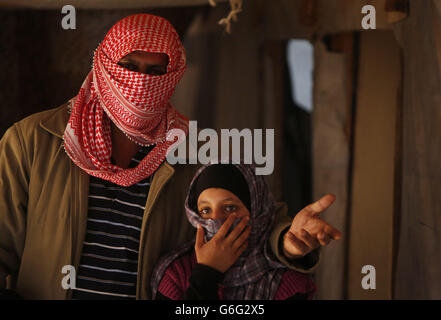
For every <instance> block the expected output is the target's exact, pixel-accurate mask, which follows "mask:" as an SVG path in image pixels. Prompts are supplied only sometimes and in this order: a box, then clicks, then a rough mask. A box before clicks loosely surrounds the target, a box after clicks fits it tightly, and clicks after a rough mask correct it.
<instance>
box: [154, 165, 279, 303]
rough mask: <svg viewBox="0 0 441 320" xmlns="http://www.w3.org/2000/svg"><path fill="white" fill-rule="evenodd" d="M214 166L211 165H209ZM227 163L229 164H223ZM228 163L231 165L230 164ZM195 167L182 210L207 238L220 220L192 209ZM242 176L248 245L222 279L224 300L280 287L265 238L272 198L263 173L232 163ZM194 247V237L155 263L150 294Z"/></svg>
mask: <svg viewBox="0 0 441 320" xmlns="http://www.w3.org/2000/svg"><path fill="white" fill-rule="evenodd" d="M211 165H213V164H211ZM225 165H228V164H225ZM230 165H231V164H230ZM209 166H210V165H206V166H203V167H202V168H200V169H199V170H198V172H197V173H196V175H195V176H194V177H193V180H192V182H191V184H190V188H189V192H188V194H187V198H186V200H185V210H186V214H187V217H188V220H189V221H190V223H191V224H192V225H193V226H194V227H195V228H196V227H197V225H198V224H200V225H201V226H202V227H203V228H204V229H205V234H206V239H207V240H208V239H210V238H211V237H212V236H213V235H214V234H215V233H216V232H217V231H218V230H219V228H220V226H221V224H222V223H221V222H220V221H217V220H211V219H203V218H201V216H200V215H199V214H198V213H197V212H195V208H194V203H195V200H197V199H194V198H195V190H194V189H195V181H196V179H197V178H198V176H199V175H200V174H201V172H202V171H203V170H205V169H206V168H207V167H209ZM234 166H236V167H237V168H238V169H239V170H240V172H241V173H242V174H243V176H244V177H245V180H246V181H247V183H248V187H249V190H250V203H251V211H250V222H249V225H250V226H251V233H250V236H249V238H248V247H247V249H246V250H245V251H244V252H243V253H242V255H241V256H240V257H239V258H238V259H237V260H236V262H235V263H234V265H233V266H232V267H230V268H229V269H228V270H227V271H226V272H225V274H224V278H223V281H222V284H221V285H222V286H223V296H224V298H225V299H227V300H248V299H272V298H273V297H274V295H275V294H276V292H277V289H278V288H279V284H280V280H281V277H282V274H283V271H284V270H286V269H283V268H285V266H284V265H283V264H281V263H280V262H278V261H274V260H273V259H271V258H270V256H269V254H268V251H269V250H270V249H269V248H268V239H269V236H270V234H271V231H272V228H273V224H274V219H275V207H274V200H273V198H272V196H271V194H270V193H269V191H268V188H267V185H266V183H265V181H264V179H263V176H258V175H256V174H255V171H254V170H255V168H254V167H253V166H252V165H245V164H234ZM193 248H194V239H193V240H192V241H191V242H189V243H186V244H185V245H183V246H182V247H181V248H178V249H177V250H176V251H175V252H173V253H171V254H170V255H168V256H165V257H163V258H162V259H160V261H159V262H158V264H157V266H156V268H155V270H154V271H153V277H152V290H153V292H152V297H153V299H154V298H155V297H156V293H157V288H158V286H159V283H160V281H161V279H162V277H163V275H164V273H165V271H166V269H167V267H168V266H169V265H170V264H171V263H172V262H173V261H174V260H175V259H177V258H179V257H180V256H182V255H184V254H186V253H188V252H189V251H190V250H192V249H193Z"/></svg>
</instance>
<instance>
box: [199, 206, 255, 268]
mask: <svg viewBox="0 0 441 320" xmlns="http://www.w3.org/2000/svg"><path fill="white" fill-rule="evenodd" d="M234 220H236V214H234V213H233V214H231V215H230V216H229V217H228V218H227V220H225V222H224V224H223V225H222V226H221V227H220V229H219V231H218V232H217V233H216V234H215V235H214V236H213V238H212V239H211V240H210V241H208V242H205V239H204V228H202V226H201V225H199V226H198V231H197V233H196V242H195V245H194V249H195V251H196V260H197V262H198V263H199V264H203V265H206V266H209V267H212V268H214V269H216V270H218V271H220V272H222V273H224V272H225V271H227V270H228V269H229V268H230V267H231V266H232V265H233V264H234V263H235V262H236V260H237V258H239V256H240V255H241V254H242V253H243V252H244V251H245V249H246V248H247V246H248V242H247V239H248V237H249V235H250V232H251V227H250V226H247V224H248V221H249V220H250V219H249V217H244V218H242V220H241V221H240V222H239V224H238V225H237V226H236V227H234V229H233V230H232V231H231V232H230V234H228V231H229V230H230V228H231V226H232V225H233V223H234ZM242 231H243V232H242Z"/></svg>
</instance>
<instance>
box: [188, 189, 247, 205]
mask: <svg viewBox="0 0 441 320" xmlns="http://www.w3.org/2000/svg"><path fill="white" fill-rule="evenodd" d="M197 200H198V202H202V201H241V200H240V199H239V198H238V197H237V196H236V195H235V194H234V193H232V192H231V191H229V190H227V189H223V188H208V189H205V190H204V191H202V192H201V194H200V195H199V197H198V199H197Z"/></svg>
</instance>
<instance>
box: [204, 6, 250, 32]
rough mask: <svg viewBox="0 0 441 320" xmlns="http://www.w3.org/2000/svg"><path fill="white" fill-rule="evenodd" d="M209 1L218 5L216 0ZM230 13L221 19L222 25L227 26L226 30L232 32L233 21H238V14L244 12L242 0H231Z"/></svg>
mask: <svg viewBox="0 0 441 320" xmlns="http://www.w3.org/2000/svg"><path fill="white" fill-rule="evenodd" d="M208 3H209V4H210V5H211V6H212V7H215V6H216V1H215V0H208ZM230 8H231V9H230V13H229V14H228V16H226V17H225V18H223V19H220V20H219V22H218V23H219V24H220V25H224V26H225V31H226V32H227V33H231V21H234V22H236V21H237V14H238V13H240V12H242V0H230Z"/></svg>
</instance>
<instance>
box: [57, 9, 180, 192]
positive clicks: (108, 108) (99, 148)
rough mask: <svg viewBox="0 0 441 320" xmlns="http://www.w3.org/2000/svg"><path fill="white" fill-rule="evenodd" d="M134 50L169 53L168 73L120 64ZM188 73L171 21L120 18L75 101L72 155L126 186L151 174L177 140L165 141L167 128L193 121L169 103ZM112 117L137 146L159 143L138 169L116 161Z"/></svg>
mask: <svg viewBox="0 0 441 320" xmlns="http://www.w3.org/2000/svg"><path fill="white" fill-rule="evenodd" d="M135 50H140V51H145V52H160V53H165V54H167V55H168V57H169V64H168V66H167V73H166V74H164V75H146V74H142V73H138V72H134V71H130V70H127V69H125V68H123V67H121V66H119V65H118V64H117V63H118V61H119V60H120V59H121V58H122V57H124V56H125V55H127V54H128V53H130V52H133V51H135ZM184 71H185V50H184V48H183V46H182V43H181V41H180V40H179V36H178V34H177V33H176V31H175V29H174V28H173V26H172V25H171V24H170V22H168V21H167V20H166V19H164V18H161V17H157V16H154V15H149V14H136V15H132V16H129V17H126V18H124V19H122V20H120V21H119V22H117V23H116V24H115V25H114V26H113V27H112V28H111V29H110V30H109V32H108V33H107V35H106V37H105V38H104V40H103V42H101V44H100V45H99V46H98V48H97V49H96V51H95V55H94V59H93V67H92V70H91V71H90V73H89V74H88V76H87V78H86V79H85V81H84V83H83V85H82V86H81V89H80V91H79V93H78V95H77V96H76V97H75V98H73V99H72V101H71V114H70V119H69V122H68V124H67V127H66V130H65V132H64V147H65V150H66V152H67V154H68V156H69V157H70V158H71V159H72V161H73V162H74V163H75V164H76V165H78V166H79V167H80V168H81V169H83V170H84V171H86V172H87V173H88V174H90V175H93V176H95V177H98V178H101V179H105V180H108V181H111V182H113V183H116V184H118V185H121V186H130V185H133V184H135V183H137V182H139V181H141V180H143V179H145V178H147V177H149V176H150V175H151V174H152V173H153V172H154V171H155V170H156V169H157V168H158V167H159V165H160V164H161V163H162V162H163V161H164V159H165V158H166V156H167V150H168V147H169V146H170V145H171V144H172V143H173V141H166V135H167V132H169V131H170V130H171V129H175V128H176V129H181V130H183V131H184V132H185V134H187V132H188V119H187V118H185V117H184V116H183V115H181V114H179V113H178V112H177V111H176V110H175V109H174V108H173V106H172V105H171V104H170V103H169V99H170V97H171V95H172V94H173V91H174V89H175V86H176V85H177V83H178V82H179V80H180V79H181V78H182V75H183V73H184ZM110 121H113V122H114V123H115V124H116V126H117V127H118V128H119V129H121V130H122V131H123V132H124V133H125V134H126V135H127V137H129V138H130V139H131V140H133V141H134V142H136V143H137V144H140V145H151V144H156V146H155V147H154V148H153V150H152V151H150V153H149V154H148V155H147V156H146V157H145V158H144V159H143V160H142V161H141V162H140V163H139V165H138V166H137V167H135V168H130V169H123V168H120V167H118V166H116V165H113V164H112V163H111V155H112V140H111V131H110V130H111V129H110Z"/></svg>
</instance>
